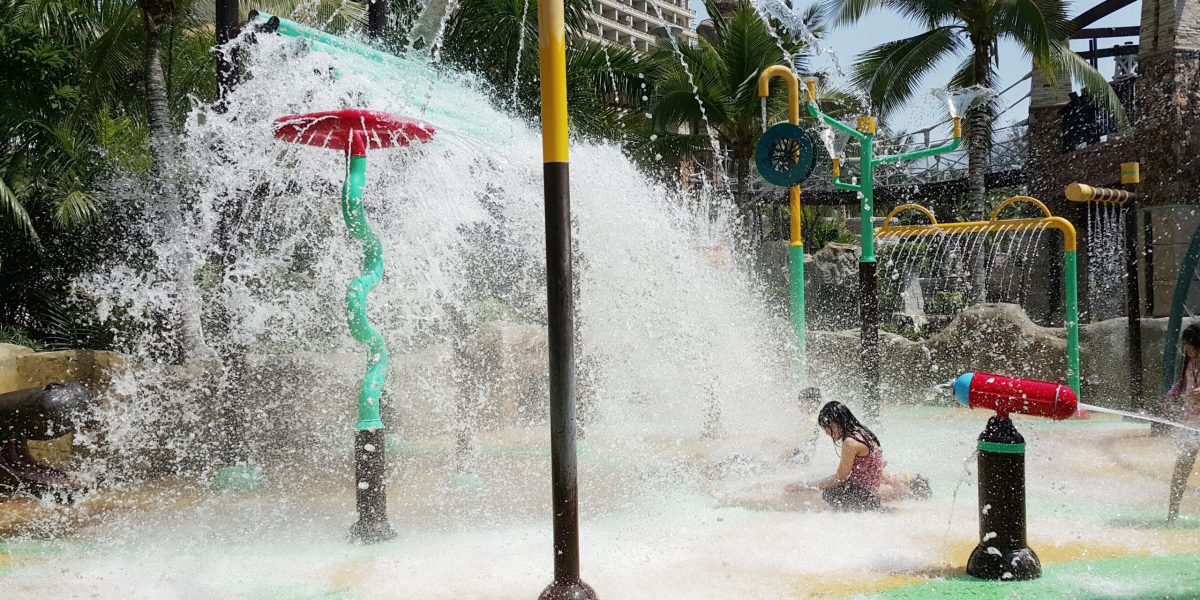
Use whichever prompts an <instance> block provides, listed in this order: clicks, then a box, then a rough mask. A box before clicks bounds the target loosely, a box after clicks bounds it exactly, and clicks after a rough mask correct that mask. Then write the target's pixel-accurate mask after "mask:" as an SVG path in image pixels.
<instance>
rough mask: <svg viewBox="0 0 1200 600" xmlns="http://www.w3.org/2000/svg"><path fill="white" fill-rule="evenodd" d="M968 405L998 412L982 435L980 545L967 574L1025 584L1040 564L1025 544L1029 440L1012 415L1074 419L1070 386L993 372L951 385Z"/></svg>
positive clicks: (1035, 575) (967, 375)
mask: <svg viewBox="0 0 1200 600" xmlns="http://www.w3.org/2000/svg"><path fill="white" fill-rule="evenodd" d="M953 389H954V397H955V398H957V399H958V401H959V402H960V403H962V404H963V405H964V406H967V407H970V408H984V409H991V410H994V411H996V415H995V416H993V417H992V418H990V419H988V422H987V427H985V428H984V430H983V433H980V434H979V442H978V444H979V445H978V448H979V455H978V459H977V460H978V466H979V545H977V546H975V550H974V551H972V552H971V557H970V558H969V559H968V560H967V574H968V575H970V576H972V577H978V578H980V579H994V580H1027V579H1037V578H1038V577H1040V576H1041V574H1042V564H1041V561H1039V560H1038V557H1037V554H1035V553H1034V552H1033V550H1032V549H1030V548H1029V546H1028V543H1027V542H1026V539H1025V438H1023V437H1021V434H1020V433H1019V432H1018V431H1017V428H1016V427H1014V426H1013V422H1012V420H1011V419H1009V418H1008V415H1009V414H1011V413H1022V414H1027V415H1033V416H1038V417H1048V418H1051V419H1056V420H1062V419H1067V418H1069V417H1071V415H1073V414H1075V410H1076V408H1077V405H1078V400H1077V398H1076V396H1075V392H1074V391H1073V390H1071V388H1070V387H1067V386H1065V385H1060V384H1057V383H1050V382H1046V381H1034V380H1031V379H1017V378H1014V377H1006V376H1004V375H994V374H991V373H963V374H962V375H960V376H959V377H958V378H957V379H955V380H954V384H953Z"/></svg>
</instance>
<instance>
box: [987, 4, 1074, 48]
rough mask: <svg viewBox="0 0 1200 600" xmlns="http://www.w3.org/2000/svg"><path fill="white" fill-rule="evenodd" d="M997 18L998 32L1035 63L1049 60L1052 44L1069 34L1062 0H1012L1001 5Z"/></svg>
mask: <svg viewBox="0 0 1200 600" xmlns="http://www.w3.org/2000/svg"><path fill="white" fill-rule="evenodd" d="M998 17H999V23H998V25H999V26H1000V28H1001V30H1002V31H1004V32H1007V34H1008V37H1010V38H1012V39H1013V41H1015V42H1017V43H1018V44H1020V45H1021V46H1023V47H1024V48H1025V51H1026V52H1028V53H1029V55H1030V56H1031V57H1033V59H1034V60H1035V61H1045V60H1048V59H1049V58H1050V56H1051V48H1052V47H1053V45H1054V42H1055V41H1056V40H1063V39H1066V38H1067V35H1068V31H1067V27H1068V24H1069V23H1070V22H1069V21H1068V20H1067V15H1066V10H1065V9H1064V7H1063V3H1062V1H1061V0H1011V1H1010V2H1005V3H1003V4H1001V9H1000V11H999V15H998Z"/></svg>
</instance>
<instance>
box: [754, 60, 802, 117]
mask: <svg viewBox="0 0 1200 600" xmlns="http://www.w3.org/2000/svg"><path fill="white" fill-rule="evenodd" d="M775 77H782V78H783V80H784V81H785V82H787V91H788V121H789V122H790V123H791V124H792V125H799V124H800V80H799V79H796V74H795V73H793V72H792V70H791V69H789V68H788V67H785V66H783V65H771V66H769V67H767V68H765V69H763V72H762V73H761V74H760V75H759V76H758V97H759V98H766V97H767V96H769V95H771V79H773V78H775Z"/></svg>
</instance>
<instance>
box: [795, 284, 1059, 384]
mask: <svg viewBox="0 0 1200 600" xmlns="http://www.w3.org/2000/svg"><path fill="white" fill-rule="evenodd" d="M809 340H810V341H809V348H810V356H811V357H812V358H811V360H812V362H813V371H814V372H815V373H819V374H820V377H821V379H822V381H823V382H825V385H832V386H834V387H837V388H839V389H847V390H853V393H857V390H859V389H860V384H859V381H860V380H861V375H860V373H861V370H860V367H859V363H858V360H857V358H858V350H859V331H858V330H857V329H854V330H848V331H839V332H813V333H812V334H810V336H809ZM1066 347H1067V346H1066V333H1065V331H1064V330H1062V329H1054V328H1049V327H1041V326H1039V325H1037V324H1035V323H1034V322H1033V321H1031V320H1030V319H1029V317H1028V316H1026V315H1025V313H1024V311H1022V310H1021V307H1019V306H1017V305H1014V304H981V305H976V306H972V307H970V308H968V309H966V310H964V311H963V312H962V313H960V314H959V315H958V316H957V317H955V319H954V320H953V321H951V322H950V324H949V325H947V326H946V328H945V329H943V330H942V331H939V332H938V333H937V334H935V335H933V336H932V337H930V338H928V339H926V340H923V341H912V340H908V339H905V338H903V337H900V336H898V335H893V334H890V333H887V332H880V352H881V359H882V365H881V381H880V392H881V395H882V397H883V401H884V402H885V403H887V402H903V403H909V402H929V401H934V402H950V401H951V399H950V397H949V395H948V394H945V393H943V392H939V391H938V390H937V389H936V387H935V386H937V385H938V384H941V383H946V382H948V381H950V380H951V379H953V378H954V377H956V376H957V375H959V374H961V373H963V372H966V371H986V372H994V373H1003V374H1006V375H1013V376H1016V377H1028V378H1032V379H1045V380H1051V381H1065V379H1066Z"/></svg>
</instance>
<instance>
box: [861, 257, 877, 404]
mask: <svg viewBox="0 0 1200 600" xmlns="http://www.w3.org/2000/svg"><path fill="white" fill-rule="evenodd" d="M876 265H877V263H875V262H859V263H858V290H859V294H858V315H859V318H860V319H861V320H862V325H861V328H860V332H861V333H860V335H861V340H860V346H859V364H860V365H861V367H862V376H863V382H862V385H863V411H864V412H865V413H866V420H867V422H868V423H870V424H876V423H878V422H879V294H878V291H877V289H876V284H875V271H876Z"/></svg>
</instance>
